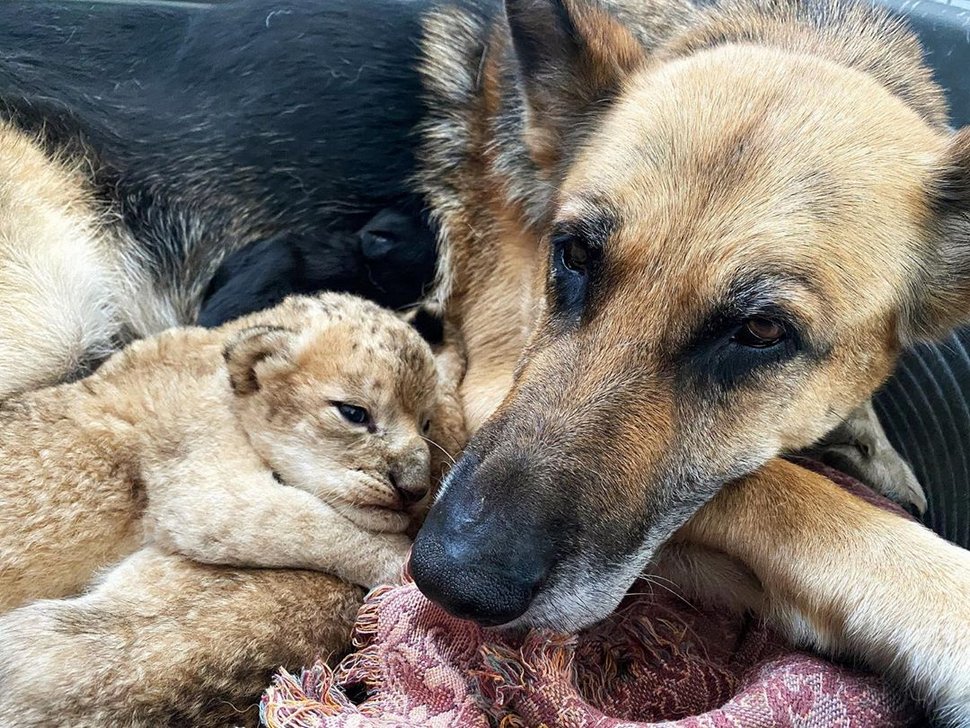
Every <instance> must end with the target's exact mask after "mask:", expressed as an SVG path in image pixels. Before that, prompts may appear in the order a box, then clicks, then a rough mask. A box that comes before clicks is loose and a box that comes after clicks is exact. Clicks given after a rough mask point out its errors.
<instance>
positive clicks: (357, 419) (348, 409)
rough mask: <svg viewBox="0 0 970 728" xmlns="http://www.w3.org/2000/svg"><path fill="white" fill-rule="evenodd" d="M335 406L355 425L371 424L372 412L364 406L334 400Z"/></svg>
mask: <svg viewBox="0 0 970 728" xmlns="http://www.w3.org/2000/svg"><path fill="white" fill-rule="evenodd" d="M333 406H334V407H336V408H337V411H338V412H340V414H341V415H342V416H343V418H344V419H345V420H347V422H352V423H353V424H355V425H368V424H370V421H371V420H370V412H368V411H367V410H366V409H364V408H363V407H358V406H357V405H355V404H347V403H346V402H334V403H333Z"/></svg>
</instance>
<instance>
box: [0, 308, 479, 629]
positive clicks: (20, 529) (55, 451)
mask: <svg viewBox="0 0 970 728" xmlns="http://www.w3.org/2000/svg"><path fill="white" fill-rule="evenodd" d="M444 379H446V377H445V376H444V375H443V374H442V375H441V376H439V372H438V368H437V367H436V363H435V359H434V357H433V355H432V352H431V349H430V348H429V346H428V344H427V343H425V342H424V341H423V340H422V339H421V338H420V336H419V335H418V334H417V332H416V331H414V330H413V329H412V328H411V327H410V326H408V324H406V323H405V322H403V321H401V320H400V319H398V318H397V317H396V316H394V315H393V314H392V313H390V312H389V311H385V310H383V309H381V308H379V307H377V306H376V305H374V304H371V303H368V302H365V301H363V300H360V299H356V298H353V297H350V296H342V295H337V294H325V295H322V296H318V297H314V298H291V299H288V300H287V301H285V302H284V303H283V304H281V305H280V306H278V307H276V308H274V309H271V310H269V311H266V312H263V313H259V314H255V315H253V316H249V317H246V318H244V319H241V320H239V321H236V322H233V323H231V324H228V325H226V326H224V327H222V328H219V329H216V330H205V329H195V328H188V329H173V330H171V331H169V332H166V333H163V334H161V335H160V336H157V337H154V338H152V339H146V340H144V341H139V342H136V343H135V344H133V345H131V346H130V347H129V348H128V349H126V350H125V351H123V352H120V353H119V354H117V355H115V356H114V357H112V358H111V359H110V360H109V361H108V362H106V363H105V364H104V365H103V366H102V367H101V368H100V369H99V370H98V371H97V372H96V373H95V374H93V375H92V376H90V377H88V378H87V379H84V380H81V381H78V382H75V383H71V384H63V385H60V386H56V387H51V388H48V389H44V390H39V391H36V392H31V393H28V394H24V395H21V396H17V397H14V398H12V399H9V400H6V401H4V402H2V403H0V612H2V611H6V610H9V609H12V608H15V607H17V606H19V605H21V604H23V603H25V602H27V601H30V600H33V599H38V598H52V597H60V596H66V595H70V594H74V593H77V592H78V591H79V590H81V589H82V587H84V585H86V584H87V583H88V582H89V580H90V578H91V576H92V574H93V573H94V572H95V571H96V570H98V569H99V568H101V567H104V566H106V565H109V564H112V563H114V562H117V561H119V560H120V559H121V558H123V557H125V556H127V555H128V554H130V553H132V552H134V551H135V550H136V549H138V548H139V547H140V546H142V545H143V544H145V543H154V544H156V545H157V546H159V547H161V548H164V549H167V550H171V551H174V552H177V553H181V554H184V555H186V556H189V557H191V558H193V559H195V560H197V561H201V562H206V563H216V564H227V565H235V566H252V567H290V568H309V569H316V570H321V571H327V572H330V573H332V574H334V575H336V576H339V577H341V578H343V579H345V580H347V581H350V582H352V583H356V584H361V585H363V586H372V585H374V584H377V583H381V582H383V581H387V580H392V579H393V578H394V577H395V576H396V575H397V574H398V573H399V570H400V568H401V565H402V563H403V561H404V557H405V555H406V552H407V550H408V548H409V546H410V540H409V538H408V537H407V536H406V534H405V531H406V530H407V529H408V527H409V525H410V522H411V518H412V515H413V514H414V512H415V510H416V508H417V507H419V503H420V501H421V500H422V499H423V498H424V496H425V494H426V493H427V492H428V489H429V483H430V480H431V452H430V451H429V442H432V443H433V446H434V445H436V444H443V445H444V447H446V448H454V447H455V445H456V444H458V445H460V444H461V443H460V438H461V436H462V433H460V432H455V431H454V430H455V429H456V428H459V427H460V425H459V422H460V415H457V414H456V412H455V408H456V406H457V400H456V398H455V396H454V385H455V382H448V381H443V380H444ZM449 428H450V430H451V431H448V430H449ZM435 438H436V439H437V440H438V442H437V443H434V439H435ZM442 440H444V441H445V442H441V441H442Z"/></svg>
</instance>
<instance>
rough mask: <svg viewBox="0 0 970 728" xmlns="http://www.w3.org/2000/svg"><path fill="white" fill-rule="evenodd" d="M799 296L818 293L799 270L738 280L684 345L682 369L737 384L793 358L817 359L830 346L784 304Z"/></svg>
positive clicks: (710, 381)
mask: <svg viewBox="0 0 970 728" xmlns="http://www.w3.org/2000/svg"><path fill="white" fill-rule="evenodd" d="M796 292H797V295H798V296H802V295H806V294H808V295H810V296H814V297H818V296H819V287H818V286H817V285H815V284H814V282H813V281H811V280H809V279H807V278H805V277H804V276H801V275H793V274H779V273H771V274H764V275H758V276H749V277H746V278H742V279H739V280H738V281H736V282H735V284H734V285H733V286H732V287H731V289H730V291H729V292H728V295H727V296H726V297H725V299H724V300H723V301H722V302H720V303H719V304H717V305H715V306H714V308H713V310H711V312H710V313H709V314H708V315H707V317H706V318H705V319H704V321H703V322H702V324H701V325H700V326H698V327H697V328H696V330H695V331H694V334H693V335H692V337H691V338H690V339H689V341H688V343H687V344H686V346H685V347H684V350H683V351H684V354H683V356H684V359H685V360H686V363H688V364H689V366H687V367H685V368H684V372H685V373H686V374H687V375H688V376H690V377H691V378H692V379H694V380H695V381H698V382H704V383H706V384H707V385H712V386H716V387H719V388H722V389H731V388H734V387H738V386H740V385H742V384H744V383H745V382H747V381H748V380H750V379H752V377H755V376H756V375H757V374H758V373H759V372H763V371H767V370H768V369H770V368H772V367H776V366H781V365H783V364H785V363H787V362H789V361H791V360H793V359H795V358H802V359H805V360H819V359H822V358H824V357H825V356H827V354H828V351H829V349H828V347H826V346H825V345H824V344H823V342H821V341H819V340H817V339H816V338H814V337H812V336H811V335H810V332H809V328H808V326H807V325H806V324H805V322H803V321H802V320H801V319H800V318H799V317H798V316H797V315H796V314H795V313H794V311H792V310H789V308H788V307H786V306H785V305H784V302H785V301H786V300H791V298H792V295H793V294H795V293H796Z"/></svg>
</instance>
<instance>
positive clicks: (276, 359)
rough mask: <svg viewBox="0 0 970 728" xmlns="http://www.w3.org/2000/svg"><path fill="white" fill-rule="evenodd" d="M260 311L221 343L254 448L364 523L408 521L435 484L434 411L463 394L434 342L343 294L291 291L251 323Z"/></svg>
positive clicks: (284, 475) (287, 476)
mask: <svg viewBox="0 0 970 728" xmlns="http://www.w3.org/2000/svg"><path fill="white" fill-rule="evenodd" d="M254 321H258V322H259V323H258V325H251V326H248V327H246V328H242V329H241V330H237V331H236V333H235V334H233V335H232V336H231V337H230V339H229V341H228V343H227V345H226V348H225V351H224V356H225V360H226V365H227V367H228V371H229V381H230V384H231V387H232V390H233V393H234V397H233V406H234V408H235V410H236V413H237V416H238V417H239V420H240V422H241V423H242V426H243V429H244V430H245V431H246V432H247V434H248V435H249V439H250V441H251V443H252V445H253V447H254V448H255V449H256V451H257V452H258V453H259V455H260V456H261V457H262V458H263V459H264V460H265V461H266V463H267V464H268V465H269V467H270V468H272V469H273V471H274V472H275V473H276V474H277V477H278V478H279V479H280V480H281V481H282V482H283V483H285V484H286V485H290V486H294V487H297V488H301V489H303V490H306V491H308V492H310V493H313V494H314V495H316V496H318V497H319V498H321V499H322V500H324V501H326V502H327V503H330V504H331V505H333V506H334V507H335V508H337V509H339V510H340V511H341V512H342V513H344V514H345V515H346V516H347V517H348V518H350V519H351V520H353V521H354V522H356V523H358V524H359V525H360V526H362V527H364V528H368V529H371V530H376V531H404V530H405V529H406V528H407V527H408V525H409V523H410V520H411V517H412V516H413V515H414V514H416V513H419V512H420V511H421V510H422V509H423V506H424V503H423V500H425V496H426V495H427V494H428V492H429V489H430V484H431V482H432V471H433V469H434V468H433V467H432V457H431V455H432V453H431V450H430V449H429V448H435V447H437V446H438V443H437V442H436V441H435V436H436V434H439V433H440V426H439V425H440V423H439V422H438V421H439V420H441V421H443V422H447V421H451V420H452V418H453V417H454V414H453V413H452V412H451V411H450V410H451V409H453V408H454V406H456V402H457V401H456V400H455V398H454V396H453V394H452V392H453V389H454V385H453V383H448V382H446V381H444V379H445V378H444V377H439V373H438V369H437V368H436V362H435V358H434V356H433V354H432V351H431V348H430V347H429V345H428V344H427V343H426V342H425V341H424V340H423V339H422V338H421V336H420V335H419V334H418V333H417V331H415V330H414V329H413V328H412V327H411V326H409V325H408V324H407V323H405V322H404V321H402V320H401V319H399V318H398V317H397V316H395V315H394V314H393V313H391V312H390V311H387V310H385V309H382V308H380V307H378V306H376V305H374V304H372V303H370V302H367V301H364V300H362V299H358V298H355V297H352V296H345V295H339V294H324V295H322V296H318V297H314V298H304V297H300V298H292V299H289V300H287V301H286V302H284V303H283V304H282V305H280V306H279V307H277V308H276V309H273V310H271V311H269V312H266V314H265V315H259V316H258V317H251V318H250V319H248V320H247V321H246V322H244V323H251V322H254ZM449 444H450V443H449ZM446 447H447V446H446Z"/></svg>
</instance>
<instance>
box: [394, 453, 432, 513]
mask: <svg viewBox="0 0 970 728" xmlns="http://www.w3.org/2000/svg"><path fill="white" fill-rule="evenodd" d="M387 479H388V480H389V481H390V483H391V485H392V486H393V487H394V490H396V491H397V492H398V495H400V496H401V502H402V503H403V504H404V505H405V506H411V505H414V504H415V503H417V502H418V501H419V500H421V499H422V498H424V497H425V496H426V495H427V494H428V491H429V490H430V489H431V484H430V473H429V470H428V465H427V464H426V463H411V464H409V465H406V466H404V467H400V466H397V467H393V468H391V470H390V472H388V474H387Z"/></svg>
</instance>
